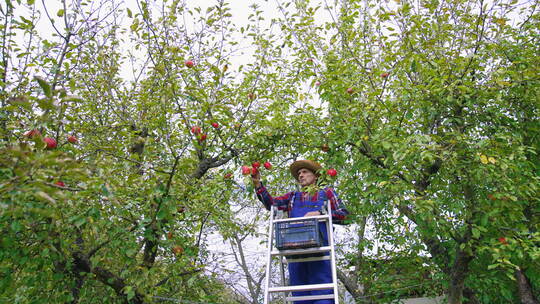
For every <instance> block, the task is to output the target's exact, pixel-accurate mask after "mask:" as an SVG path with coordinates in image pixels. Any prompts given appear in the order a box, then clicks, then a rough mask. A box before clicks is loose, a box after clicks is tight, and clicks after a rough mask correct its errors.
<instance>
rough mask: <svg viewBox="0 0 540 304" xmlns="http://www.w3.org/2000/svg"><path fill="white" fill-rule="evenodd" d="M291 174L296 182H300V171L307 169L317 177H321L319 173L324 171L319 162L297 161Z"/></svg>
mask: <svg viewBox="0 0 540 304" xmlns="http://www.w3.org/2000/svg"><path fill="white" fill-rule="evenodd" d="M290 168H291V174H292V176H294V178H295V179H296V180H298V170H300V169H302V168H305V169H308V170H310V171H311V172H313V173H315V176H317V177H318V176H319V173H318V171H319V170H321V169H322V167H321V165H319V163H318V162H315V161H312V160H297V161H295V162H294V163H292V164H291V166H290Z"/></svg>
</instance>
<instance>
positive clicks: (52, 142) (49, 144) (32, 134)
mask: <svg viewBox="0 0 540 304" xmlns="http://www.w3.org/2000/svg"><path fill="white" fill-rule="evenodd" d="M23 136H24V137H27V138H30V139H32V138H36V137H40V136H41V131H39V130H38V129H32V130H30V131H27V132H25V133H24V134H23ZM67 141H68V142H69V143H70V144H76V143H77V142H78V141H79V140H78V139H77V137H75V136H74V135H69V136H68V137H67ZM43 142H44V143H45V149H47V150H53V149H56V147H58V142H57V141H56V139H54V138H52V137H44V138H43ZM54 184H55V185H56V186H58V187H62V188H64V187H66V184H65V183H64V182H63V181H56V182H55V183H54Z"/></svg>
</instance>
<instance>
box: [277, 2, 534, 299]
mask: <svg viewBox="0 0 540 304" xmlns="http://www.w3.org/2000/svg"><path fill="white" fill-rule="evenodd" d="M282 7H283V8H286V7H294V9H292V10H290V11H287V10H285V9H284V13H283V18H282V24H283V28H284V29H285V31H286V33H287V34H288V38H290V40H289V46H290V49H291V52H293V53H294V54H295V56H296V57H297V58H299V59H298V62H299V63H301V65H302V66H303V67H304V68H303V70H302V71H303V74H302V75H303V76H304V78H303V79H304V80H305V81H306V80H307V81H309V82H310V83H311V84H313V85H314V86H315V87H316V88H317V90H318V93H319V96H320V99H321V101H322V103H323V105H327V107H328V118H327V119H326V121H325V122H326V126H325V128H324V129H323V131H322V132H323V133H324V134H325V135H324V136H318V137H317V136H313V137H309V139H310V140H311V142H312V143H314V146H318V145H326V146H328V148H327V149H328V150H329V151H328V153H327V154H324V155H326V156H325V158H324V160H325V161H326V162H327V163H330V164H333V165H335V166H336V167H339V168H342V169H341V170H340V171H341V172H343V174H342V175H340V180H339V184H340V185H343V188H342V189H341V190H342V196H345V197H348V198H350V201H352V202H353V204H350V205H349V206H350V208H351V209H352V210H353V211H354V213H355V214H356V221H357V223H358V224H359V227H360V230H359V231H360V233H359V240H360V242H359V243H358V245H357V246H358V247H357V248H358V249H357V253H356V254H355V255H354V256H351V257H350V258H351V260H350V261H349V265H355V266H356V268H354V271H351V272H345V273H342V275H341V276H340V277H341V278H342V282H344V283H345V285H346V286H347V289H348V290H349V291H350V292H351V294H353V295H354V296H355V298H356V299H357V301H358V302H359V303H362V302H363V301H365V300H367V299H368V298H366V295H369V294H372V293H370V291H372V292H373V293H374V294H377V292H376V291H377V290H380V291H384V290H389V289H394V288H397V287H399V285H398V286H388V285H381V286H377V284H378V282H377V281H375V282H373V281H372V278H373V276H377V275H382V274H381V270H382V267H375V268H370V266H369V258H368V257H366V256H365V253H366V252H367V251H368V249H369V248H370V247H371V246H373V243H372V242H370V239H369V237H368V235H366V234H365V233H364V232H365V229H364V228H365V227H366V222H371V223H373V225H374V226H375V229H376V232H377V236H379V237H381V238H382V239H381V241H382V242H384V243H386V244H388V247H389V248H391V250H389V251H387V252H385V253H384V254H383V255H382V256H383V257H384V256H387V257H388V256H393V257H395V256H396V253H398V254H399V255H401V256H402V258H406V259H407V258H409V257H408V256H410V255H412V256H413V257H414V256H420V257H421V256H428V257H430V261H429V265H430V266H431V269H427V270H428V273H431V274H433V275H434V276H432V277H431V281H437V282H438V284H436V285H437V286H438V287H437V288H441V289H443V290H444V292H445V293H446V294H447V298H448V302H449V303H462V302H464V301H465V302H471V303H497V302H501V303H502V302H507V301H521V302H522V303H537V301H538V299H537V296H535V294H538V288H539V287H538V286H539V282H540V281H539V276H538V271H537V270H536V269H538V267H537V266H538V250H537V247H538V246H537V245H538V241H539V234H538V220H537V218H538V212H539V209H538V208H539V207H538V206H539V204H538V197H539V195H538V191H539V185H540V183H539V178H538V160H537V159H538V157H537V152H538V147H539V146H538V142H539V141H538V117H539V115H538V111H539V108H538V104H539V103H538V87H539V86H538V77H537V71H538V63H539V62H538V56H536V55H534V54H536V53H538V45H539V44H538V25H539V23H538V21H539V20H538V18H539V15H538V12H537V6H536V3H517V2H516V1H496V2H484V1H451V2H448V1H442V2H440V1H431V2H430V1H427V2H426V1H423V2H414V1H395V2H388V3H386V2H376V1H341V2H340V3H339V5H337V6H335V7H329V6H328V3H326V2H323V3H322V4H318V3H312V2H310V1H295V2H285V3H284V4H283V6H282ZM291 11H292V12H291ZM321 11H326V12H327V13H328V14H329V19H330V21H329V22H323V23H318V22H317V18H316V16H318V15H317V14H320V13H321ZM510 16H511V17H510ZM306 58H312V61H311V62H313V58H315V60H314V62H315V63H316V66H310V65H308V64H305V63H304V62H305V60H306ZM306 128H308V129H309V128H310V126H309V125H307V126H306ZM309 132H310V131H306V132H304V133H303V134H304V135H305V134H309ZM311 132H313V133H315V131H311ZM294 140H298V139H293V141H294ZM305 141H306V140H305V139H304V142H305ZM399 252H400V253H399ZM400 267H402V266H400ZM370 269H371V270H370ZM380 281H384V280H380ZM381 284H384V283H381ZM381 287H384V288H381ZM377 299H379V300H384V296H382V297H381V296H379V295H377V296H375V297H374V298H370V300H374V301H375V300H377ZM386 300H389V299H386Z"/></svg>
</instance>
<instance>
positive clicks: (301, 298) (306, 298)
mask: <svg viewBox="0 0 540 304" xmlns="http://www.w3.org/2000/svg"><path fill="white" fill-rule="evenodd" d="M325 299H332V300H333V299H334V294H326V295H316V296H297V297H286V298H285V300H286V301H290V302H292V301H309V300H325Z"/></svg>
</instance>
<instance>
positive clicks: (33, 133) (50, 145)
mask: <svg viewBox="0 0 540 304" xmlns="http://www.w3.org/2000/svg"><path fill="white" fill-rule="evenodd" d="M23 135H24V136H25V137H27V138H35V137H37V136H41V132H40V131H39V130H38V129H33V130H30V131H27V132H26V133H24V134H23ZM67 141H68V142H69V143H71V144H76V143H77V142H78V141H79V140H78V139H77V137H75V136H74V135H69V136H68V137H67ZM43 142H44V143H45V149H47V150H52V149H56V147H57V146H58V143H57V141H56V139H54V138H52V137H44V138H43Z"/></svg>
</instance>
